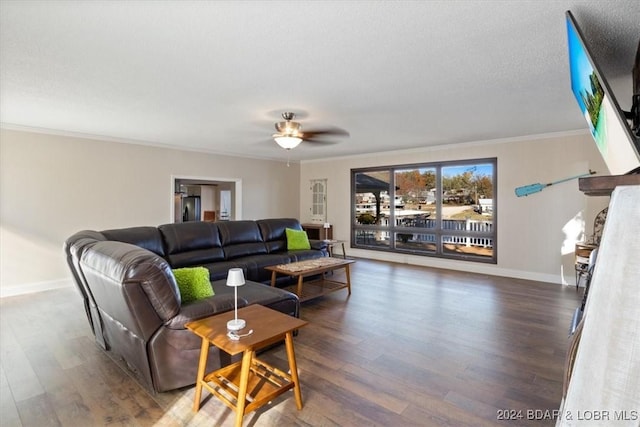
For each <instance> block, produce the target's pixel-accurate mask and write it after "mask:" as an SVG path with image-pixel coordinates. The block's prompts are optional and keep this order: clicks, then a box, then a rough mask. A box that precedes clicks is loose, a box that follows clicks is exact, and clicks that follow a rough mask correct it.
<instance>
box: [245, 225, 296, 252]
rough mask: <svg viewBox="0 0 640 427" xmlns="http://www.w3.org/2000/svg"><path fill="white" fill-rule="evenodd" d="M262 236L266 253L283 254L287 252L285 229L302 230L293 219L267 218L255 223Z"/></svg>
mask: <svg viewBox="0 0 640 427" xmlns="http://www.w3.org/2000/svg"><path fill="white" fill-rule="evenodd" d="M256 223H257V224H258V227H259V228H260V233H261V234H262V240H263V241H264V243H265V245H266V247H267V251H269V253H272V252H284V251H286V250H287V236H286V233H285V229H287V228H291V229H293V230H302V226H301V225H300V221H298V220H297V219H295V218H268V219H259V220H257V221H256Z"/></svg>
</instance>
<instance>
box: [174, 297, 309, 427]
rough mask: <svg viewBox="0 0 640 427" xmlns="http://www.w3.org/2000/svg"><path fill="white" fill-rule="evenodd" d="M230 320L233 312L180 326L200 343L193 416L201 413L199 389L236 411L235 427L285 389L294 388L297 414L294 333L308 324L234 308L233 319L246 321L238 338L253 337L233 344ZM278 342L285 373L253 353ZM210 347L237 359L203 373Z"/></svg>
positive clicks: (299, 403) (259, 309) (261, 310)
mask: <svg viewBox="0 0 640 427" xmlns="http://www.w3.org/2000/svg"><path fill="white" fill-rule="evenodd" d="M233 318H234V312H233V311H229V312H226V313H222V314H218V315H215V316H211V317H207V318H204V319H200V320H196V321H194V322H189V323H187V324H186V325H185V327H186V328H187V329H189V330H190V331H192V332H193V333H194V334H196V335H198V336H199V337H200V338H202V347H201V348H200V361H199V364H198V376H197V378H196V395H195V401H194V403H193V410H194V411H195V412H197V411H198V410H199V409H200V399H201V397H202V388H203V387H204V388H206V389H207V390H208V391H209V392H211V393H212V394H213V395H215V396H216V397H218V398H219V399H220V400H221V401H222V402H223V403H224V404H225V405H227V406H228V407H229V408H231V409H233V410H234V411H236V423H235V425H236V427H240V426H242V419H243V417H244V415H245V414H247V413H249V412H251V411H254V410H256V409H258V408H259V407H261V406H263V405H264V404H265V403H268V402H270V401H271V400H272V399H274V398H275V397H276V396H279V395H281V394H282V393H284V392H285V391H287V390H291V389H293V392H294V395H295V398H296V406H297V408H298V410H300V409H302V394H301V393H300V382H299V380H298V368H297V366H296V357H295V353H294V351H293V331H294V330H296V329H298V328H301V327H303V326H305V325H306V324H307V323H308V322H306V321H304V320H300V319H298V318H295V317H292V316H288V315H286V314H283V313H280V312H279V311H275V310H272V309H270V308H266V307H263V306H261V305H250V306H248V307H244V308H241V309H238V318H239V319H244V320H245V321H246V322H247V326H246V327H245V328H244V329H243V330H241V331H238V333H239V334H240V335H242V334H246V333H248V331H249V330H251V329H252V330H253V333H252V334H250V335H248V336H243V337H242V338H240V339H239V340H237V341H234V340H231V339H230V338H229V337H228V336H227V321H229V320H231V319H233ZM283 339H284V341H285V347H286V350H287V358H288V359H289V370H290V372H291V373H290V374H287V373H285V372H283V371H281V370H279V369H277V368H275V367H273V366H271V365H268V364H267V363H265V362H262V361H260V360H258V359H257V358H256V357H255V352H256V351H257V350H259V349H261V348H263V347H266V346H268V345H271V344H274V343H277V342H278V341H282V340H283ZM211 344H213V345H215V346H216V347H218V348H219V349H220V350H222V351H225V352H227V353H229V354H230V355H232V356H233V355H235V354H238V353H242V360H241V361H240V362H236V363H234V364H231V365H229V366H225V367H223V368H220V369H218V370H216V371H213V372H210V373H205V368H206V365H207V357H208V356H209V346H210V345H211Z"/></svg>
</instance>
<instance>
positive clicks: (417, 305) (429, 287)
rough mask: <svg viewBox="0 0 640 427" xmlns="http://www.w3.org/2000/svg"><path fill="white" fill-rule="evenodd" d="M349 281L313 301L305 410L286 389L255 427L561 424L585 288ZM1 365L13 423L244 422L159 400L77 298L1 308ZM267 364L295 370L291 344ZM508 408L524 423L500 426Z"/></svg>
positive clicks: (33, 298)
mask: <svg viewBox="0 0 640 427" xmlns="http://www.w3.org/2000/svg"><path fill="white" fill-rule="evenodd" d="M339 275H340V273H337V274H336V276H337V278H340V276H339ZM351 277H352V289H353V293H352V295H351V297H347V292H346V290H344V291H343V292H342V291H341V292H335V293H333V294H330V295H327V296H325V297H322V298H319V299H316V300H313V301H309V302H306V303H304V304H303V305H302V310H301V317H302V318H303V319H305V320H308V321H309V322H310V324H309V325H308V326H306V327H305V328H303V329H302V330H301V331H300V333H299V334H298V336H297V337H296V338H295V350H296V358H297V361H298V368H299V371H300V380H301V383H302V397H303V402H304V408H303V409H302V410H301V411H298V410H296V407H295V399H293V396H292V394H289V393H287V394H285V395H283V396H281V397H279V398H278V399H276V400H274V401H273V402H271V404H270V405H267V406H266V407H265V408H262V409H260V410H259V411H257V412H255V413H251V414H249V415H247V416H246V417H245V425H249V426H399V425H402V426H492V425H532V426H534V425H535V426H541V425H542V426H544V425H554V424H555V420H553V419H549V417H547V419H540V418H543V417H541V415H544V414H545V413H544V411H553V410H555V409H557V408H558V406H559V404H560V400H561V393H562V375H563V364H564V358H565V352H566V349H567V331H568V327H569V322H570V319H571V315H572V313H573V310H574V309H575V308H576V307H577V306H578V304H579V302H580V298H581V292H580V293H578V292H576V289H575V288H574V287H572V286H560V285H553V284H547V283H540V282H531V281H525V280H518V279H508V278H500V277H492V276H484V275H478V274H471V273H465V272H455V271H448V270H439V269H430V268H425V267H415V266H408V265H402V264H393V263H387V262H379V261H370V260H362V259H358V260H357V262H356V263H355V264H353V265H352V268H351ZM239 292H240V293H241V292H242V289H240V291H239ZM0 356H1V359H0V368H1V369H0V404H1V407H0V426H2V427H5V426H6V427H10V426H24V427H31V426H37V427H41V426H74V427H75V426H101V425H121V426H212V425H216V426H226V425H233V420H234V414H233V413H232V412H231V410H230V409H228V408H227V407H226V406H224V405H223V404H222V403H220V402H218V401H217V400H216V399H215V398H207V399H206V400H204V402H203V404H202V408H201V410H200V411H199V412H198V413H193V412H192V411H191V407H192V403H193V400H192V399H193V387H188V388H185V389H181V390H176V391H172V392H168V393H160V394H156V395H151V394H149V393H147V392H146V391H145V390H144V389H143V388H142V387H140V386H139V385H138V383H136V382H135V380H133V379H132V378H131V377H130V376H129V375H128V374H127V373H126V372H125V371H124V370H123V369H121V368H120V367H119V365H118V364H116V363H114V361H112V360H111V358H110V357H109V356H107V355H106V354H105V353H104V352H103V351H102V350H101V349H100V348H99V347H98V346H97V345H96V344H95V342H94V339H93V336H92V335H91V332H90V329H89V325H88V322H87V320H86V317H85V313H84V309H83V306H82V302H81V299H80V296H79V295H78V294H77V292H76V291H75V289H59V290H54V291H47V292H41V293H38V294H32V295H24V296H17V297H11V298H4V299H2V300H1V301H0ZM261 357H262V358H263V359H264V360H265V361H267V362H269V363H271V364H273V365H275V366H278V367H280V368H282V369H286V366H287V364H286V353H285V349H284V346H278V347H275V348H273V349H271V350H268V351H267V352H265V353H263V354H262V355H261ZM204 394H205V395H206V394H207V393H204ZM504 410H513V411H514V412H515V411H522V412H515V415H518V414H522V418H521V419H512V420H499V419H497V418H498V417H497V415H498V414H499V413H500V411H504ZM536 410H537V411H538V412H537V413H536V412H533V413H531V416H529V417H528V416H527V411H536ZM536 414H537V416H536ZM536 418H537V419H536Z"/></svg>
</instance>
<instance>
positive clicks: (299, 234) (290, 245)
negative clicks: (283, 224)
mask: <svg viewBox="0 0 640 427" xmlns="http://www.w3.org/2000/svg"><path fill="white" fill-rule="evenodd" d="M285 232H286V234H287V250H289V251H296V250H302V249H311V245H310V244H309V237H308V236H307V232H306V231H304V230H294V229H292V228H287V229H286V230H285Z"/></svg>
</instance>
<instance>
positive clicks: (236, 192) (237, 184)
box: [169, 175, 242, 223]
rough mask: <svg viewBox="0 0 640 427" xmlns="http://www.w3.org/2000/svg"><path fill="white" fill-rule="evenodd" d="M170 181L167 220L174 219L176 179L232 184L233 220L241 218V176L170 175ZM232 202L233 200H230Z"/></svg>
mask: <svg viewBox="0 0 640 427" xmlns="http://www.w3.org/2000/svg"><path fill="white" fill-rule="evenodd" d="M170 178H171V181H170V184H169V192H170V194H169V200H170V202H169V222H170V223H172V222H174V220H175V203H174V195H175V193H176V191H177V189H176V180H177V179H180V180H188V181H194V182H193V184H194V185H197V184H201V185H212V184H232V187H233V193H232V196H233V199H234V201H235V203H234V205H233V208H234V214H233V219H234V220H240V219H242V179H241V178H229V177H224V178H220V177H211V176H189V175H171V176H170ZM232 203H233V202H232Z"/></svg>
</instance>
